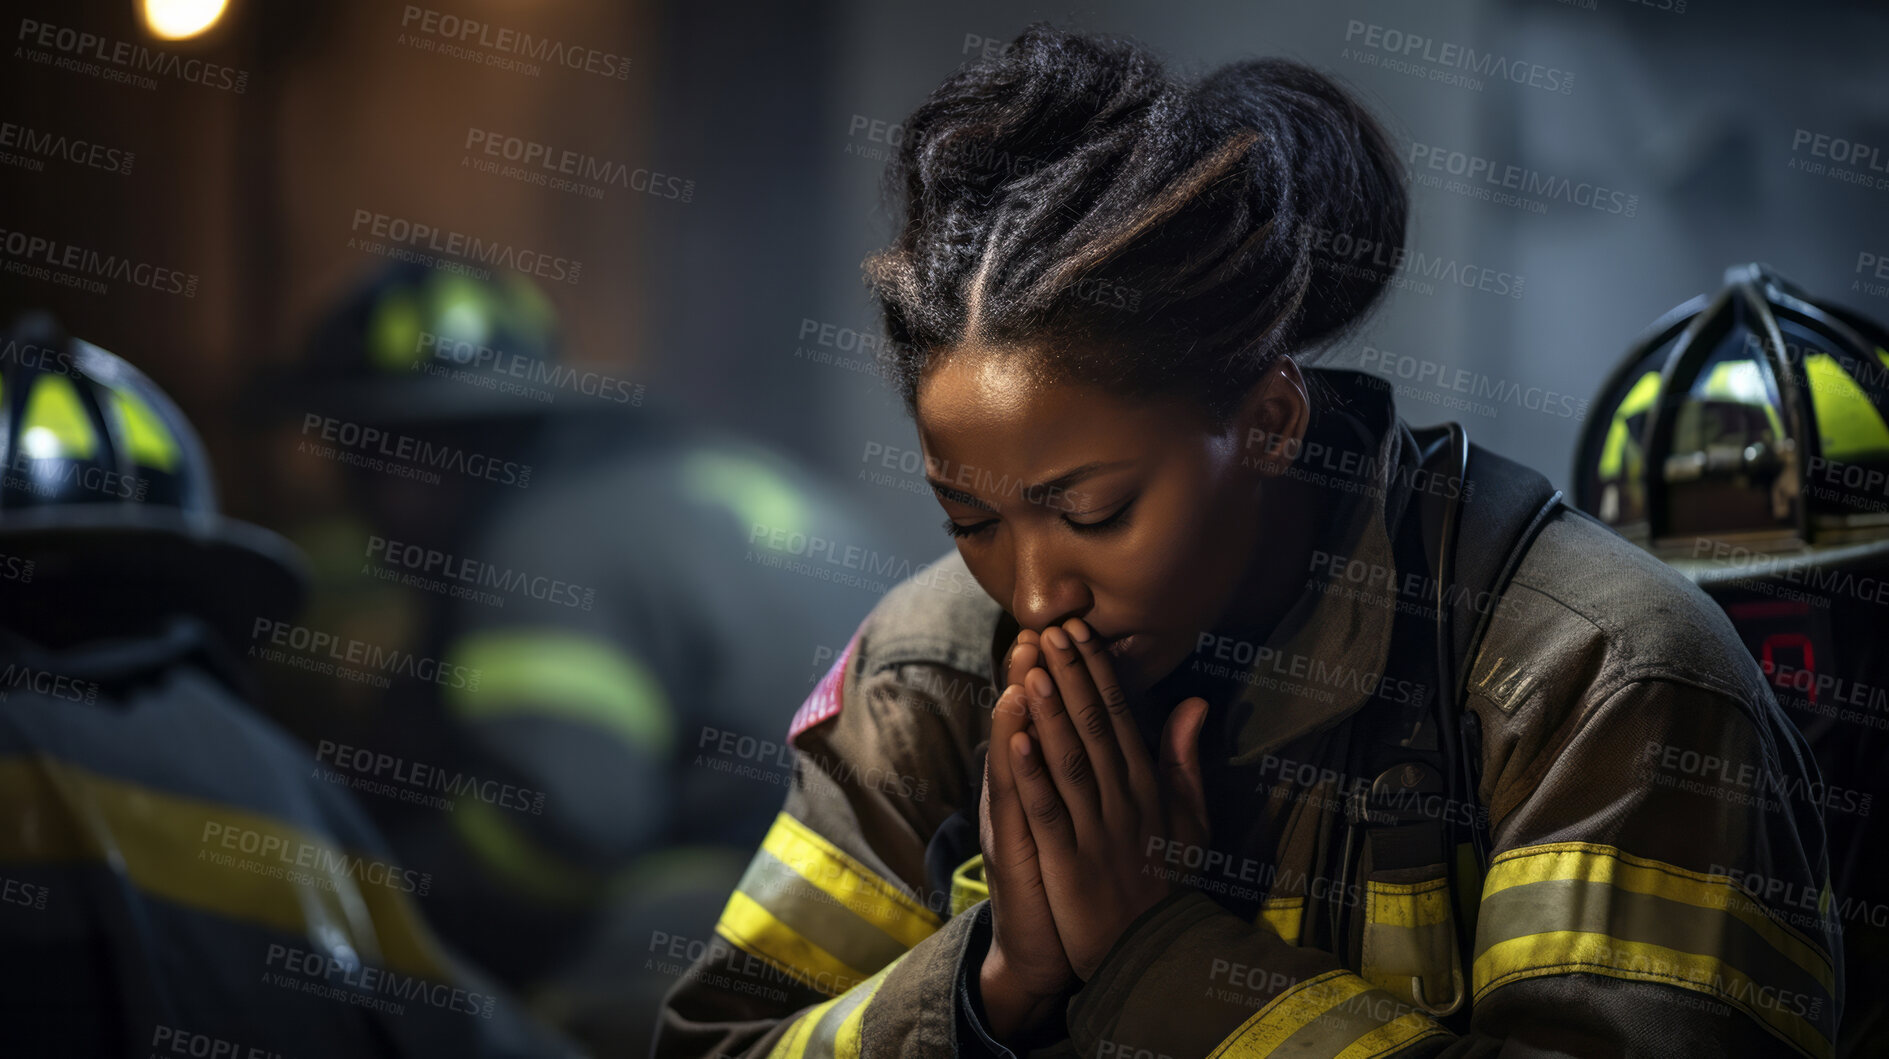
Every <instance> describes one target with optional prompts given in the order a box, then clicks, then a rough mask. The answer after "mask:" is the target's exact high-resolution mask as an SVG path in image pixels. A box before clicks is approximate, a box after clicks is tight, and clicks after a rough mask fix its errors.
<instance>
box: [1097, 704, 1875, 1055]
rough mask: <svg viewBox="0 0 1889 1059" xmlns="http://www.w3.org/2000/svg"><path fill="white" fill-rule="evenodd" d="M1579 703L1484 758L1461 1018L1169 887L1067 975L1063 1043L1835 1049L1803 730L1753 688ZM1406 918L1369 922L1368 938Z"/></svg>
mask: <svg viewBox="0 0 1889 1059" xmlns="http://www.w3.org/2000/svg"><path fill="white" fill-rule="evenodd" d="M1583 701H1587V702H1592V703H1595V704H1596V705H1594V706H1593V707H1591V708H1589V709H1587V710H1585V711H1580V712H1578V713H1576V715H1575V716H1572V717H1570V718H1569V719H1568V721H1567V723H1566V724H1565V725H1561V726H1558V727H1557V728H1549V729H1546V730H1543V729H1542V727H1541V726H1536V727H1535V728H1534V729H1532V730H1533V731H1535V732H1536V733H1537V734H1536V735H1535V736H1534V737H1533V742H1532V743H1530V744H1528V745H1522V744H1521V743H1519V742H1513V741H1511V742H1500V743H1499V745H1498V746H1497V747H1496V748H1495V750H1496V753H1495V754H1493V755H1492V756H1491V757H1490V758H1489V759H1488V760H1491V761H1492V762H1493V763H1494V764H1495V765H1496V772H1497V773H1498V774H1497V775H1493V776H1485V782H1484V791H1485V792H1486V793H1485V795H1484V798H1485V801H1487V802H1489V803H1490V810H1491V822H1492V828H1493V836H1494V839H1495V847H1494V856H1493V857H1492V864H1491V867H1490V870H1489V872H1488V874H1487V877H1486V878H1485V880H1484V884H1483V888H1482V900H1481V903H1480V907H1479V910H1478V918H1477V923H1476V933H1475V937H1476V942H1475V950H1476V951H1475V953H1474V955H1473V969H1472V973H1471V976H1470V977H1471V979H1472V980H1471V982H1470V983H1469V988H1470V989H1471V1000H1472V1004H1473V1007H1472V1015H1471V1019H1470V1024H1469V1032H1468V1034H1467V1035H1465V1036H1462V1037H1456V1036H1453V1035H1452V1034H1450V1033H1449V1032H1448V1031H1447V1030H1446V1029H1445V1028H1444V1027H1443V1026H1442V1025H1441V1024H1440V1023H1439V1022H1437V1021H1435V1020H1433V1019H1431V1018H1430V1017H1428V1015H1427V1013H1426V1012H1424V1011H1422V1010H1417V1009H1415V1008H1414V1007H1413V1006H1412V1005H1411V1004H1409V1003H1407V1002H1405V1001H1403V1000H1400V999H1399V998H1398V997H1396V996H1393V995H1392V994H1391V993H1389V992H1387V991H1385V990H1383V989H1379V988H1376V987H1374V986H1373V985H1372V984H1371V983H1370V982H1367V981H1366V980H1365V979H1364V978H1362V977H1360V976H1359V975H1357V974H1354V973H1352V972H1351V971H1348V970H1346V969H1345V968H1344V967H1343V966H1342V965H1341V964H1340V962H1339V960H1338V959H1337V957H1335V956H1333V955H1332V954H1330V953H1326V952H1321V951H1317V950H1312V949H1302V948H1296V947H1294V946H1292V945H1290V944H1288V943H1287V942H1286V941H1285V940H1284V939H1283V938H1281V937H1280V936H1278V935H1276V934H1274V933H1273V932H1272V931H1271V930H1270V929H1268V928H1267V927H1265V926H1263V925H1260V926H1255V925H1252V924H1248V923H1245V922H1243V921H1242V920H1240V919H1238V918H1237V917H1235V916H1233V915H1232V914H1230V913H1228V912H1226V911H1224V910H1222V909H1221V908H1220V906H1219V905H1217V904H1216V903H1215V902H1214V901H1212V900H1211V899H1210V898H1208V897H1206V896H1205V895H1203V894H1201V893H1199V892H1197V891H1186V892H1183V893H1180V894H1177V895H1175V896H1173V897H1170V898H1168V899H1167V900H1166V901H1164V902H1162V903H1161V904H1158V905H1156V906H1154V907H1153V908H1151V909H1149V910H1148V911H1147V912H1146V913H1144V914H1143V915H1142V917H1141V918H1140V919H1139V920H1137V921H1136V922H1135V923H1134V924H1133V925H1132V926H1131V927H1130V928H1129V930H1128V931H1127V932H1125V933H1124V935H1123V937H1122V938H1121V939H1120V940H1119V941H1118V942H1117V944H1116V946H1115V947H1114V949H1113V950H1112V951H1111V952H1110V954H1109V956H1108V957H1107V959H1106V960H1105V961H1104V963H1103V965H1102V967H1101V969H1100V971H1099V973H1098V974H1097V975H1096V976H1095V977H1094V978H1093V979H1091V980H1090V982H1089V983H1088V984H1087V985H1086V986H1085V987H1084V989H1083V990H1082V993H1081V994H1080V995H1079V996H1078V997H1077V999H1076V1001H1075V1002H1074V1004H1073V1005H1072V1008H1071V1013H1070V1027H1071V1034H1072V1037H1073V1038H1074V1039H1075V1040H1076V1043H1077V1045H1078V1048H1079V1050H1080V1051H1082V1052H1084V1053H1085V1054H1105V1055H1124V1054H1127V1055H1132V1054H1140V1052H1141V1051H1142V1050H1143V1049H1146V1050H1148V1051H1149V1052H1152V1053H1153V1054H1156V1055H1160V1054H1166V1055H1172V1056H1181V1055H1209V1054H1211V1055H1214V1056H1216V1057H1219V1056H1236V1055H1249V1054H1250V1055H1265V1054H1270V1053H1271V1052H1272V1051H1273V1050H1275V1049H1279V1050H1280V1054H1291V1055H1302V1056H1382V1055H1397V1056H1418V1055H1448V1056H1476V1055H1497V1054H1499V1055H1503V1056H1533V1055H1542V1056H1546V1055H1556V1056H1568V1055H1576V1056H1616V1055H1623V1054H1636V1055H1637V1054H1667V1055H1723V1056H1771V1055H1787V1054H1788V1055H1796V1054H1801V1055H1812V1056H1827V1055H1831V1054H1832V1052H1833V1049H1832V1041H1833V1040H1834V1039H1835V1032H1836V1024H1837V1019H1838V1015H1839V1008H1840V1004H1841V998H1842V976H1841V968H1840V965H1839V963H1838V962H1837V961H1835V960H1833V959H1832V953H1833V952H1836V951H1838V948H1839V946H1838V937H1839V936H1838V928H1837V925H1836V921H1835V919H1834V918H1833V917H1832V916H1831V915H1830V897H1829V890H1828V885H1827V879H1828V869H1827V863H1828V862H1827V854H1826V851H1825V850H1824V848H1823V831H1822V824H1821V818H1820V816H1819V814H1818V803H1820V802H1824V803H1827V802H1829V801H1831V800H1832V799H1836V798H1839V797H1840V796H1839V795H1838V794H1837V793H1836V792H1830V791H1828V790H1826V789H1825V788H1824V787H1823V785H1822V784H1821V781H1820V779H1819V777H1818V774H1817V771H1816V767H1815V764H1814V762H1812V761H1811V759H1810V757H1809V754H1808V752H1807V751H1806V749H1805V748H1804V746H1803V744H1802V742H1801V737H1799V736H1798V735H1797V733H1796V732H1795V730H1794V729H1792V728H1790V726H1789V724H1788V722H1787V721H1786V720H1785V719H1784V718H1783V717H1782V716H1781V714H1780V712H1779V711H1778V708H1777V707H1776V705H1775V703H1774V702H1772V701H1771V700H1770V698H1769V696H1768V695H1763V696H1762V699H1761V701H1760V702H1758V703H1757V704H1756V705H1755V706H1754V705H1753V704H1752V700H1751V696H1750V695H1749V694H1748V689H1745V690H1742V691H1741V689H1738V688H1734V687H1731V686H1729V684H1728V686H1726V687H1709V686H1705V685H1703V684H1698V683H1684V682H1680V681H1677V680H1673V679H1664V678H1644V677H1643V678H1640V679H1632V678H1629V679H1625V680H1623V681H1622V682H1621V683H1620V684H1619V685H1618V686H1617V687H1615V688H1613V689H1612V690H1605V689H1601V690H1599V691H1596V692H1594V693H1592V694H1590V695H1588V696H1586V697H1585V698H1584V699H1583ZM1516 730H1518V731H1529V730H1531V729H1529V728H1528V727H1527V726H1519V727H1518V728H1517V729H1516ZM1422 922H1423V920H1422V917H1421V916H1419V917H1417V918H1416V919H1414V920H1411V921H1405V922H1383V923H1379V922H1375V921H1369V922H1367V928H1366V929H1367V936H1368V935H1369V933H1370V932H1371V931H1374V930H1375V931H1380V933H1379V936H1380V937H1386V938H1388V937H1389V936H1390V934H1392V933H1395V932H1397V931H1401V930H1412V929H1416V928H1419V927H1420V926H1421V925H1422ZM1124 1049H1126V1051H1124Z"/></svg>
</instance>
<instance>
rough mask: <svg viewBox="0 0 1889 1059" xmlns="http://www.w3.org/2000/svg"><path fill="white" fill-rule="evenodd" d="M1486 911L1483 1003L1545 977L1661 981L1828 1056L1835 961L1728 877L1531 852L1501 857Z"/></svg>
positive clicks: (1593, 850) (1569, 851)
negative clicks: (1494, 992)
mask: <svg viewBox="0 0 1889 1059" xmlns="http://www.w3.org/2000/svg"><path fill="white" fill-rule="evenodd" d="M1481 911H1482V916H1481V920H1480V922H1479V923H1478V924H1477V950H1478V951H1477V954H1476V960H1475V965H1474V968H1473V970H1472V980H1473V982H1474V984H1475V992H1474V999H1475V1001H1476V1002H1481V1001H1482V999H1483V998H1484V997H1485V996H1486V995H1487V994H1488V993H1489V992H1491V991H1492V990H1494V989H1497V988H1500V987H1501V986H1502V985H1505V984H1507V983H1509V982H1512V981H1519V980H1523V979H1527V978H1534V977H1539V976H1542V975H1552V974H1567V973H1589V974H1602V975H1607V976H1610V977H1615V978H1623V979H1630V980H1635V981H1646V982H1659V983H1662V984H1666V985H1670V986H1674V987H1676V988H1682V989H1688V990H1691V991H1693V992H1697V993H1700V994H1703V995H1706V996H1710V997H1713V998H1715V999H1719V1000H1722V1001H1724V1002H1725V1003H1727V1004H1730V1005H1731V1006H1734V1007H1736V1008H1738V1009H1739V1010H1741V1011H1743V1012H1745V1013H1746V1014H1748V1015H1750V1016H1751V1017H1752V1018H1753V1019H1754V1020H1755V1021H1757V1022H1758V1024H1759V1025H1761V1026H1763V1027H1765V1028H1766V1029H1767V1030H1768V1031H1770V1032H1771V1033H1772V1034H1774V1035H1775V1036H1777V1037H1778V1038H1780V1039H1781V1040H1783V1041H1786V1042H1788V1043H1790V1044H1792V1045H1794V1046H1795V1047H1797V1048H1798V1049H1800V1050H1801V1051H1803V1052H1805V1053H1807V1054H1810V1055H1829V1054H1831V1051H1832V1047H1831V1039H1832V1038H1833V1036H1834V1033H1835V1026H1834V1016H1835V996H1836V991H1835V973H1834V968H1833V967H1832V965H1831V962H1830V960H1829V957H1827V956H1826V955H1825V954H1824V950H1823V949H1822V947H1821V946H1819V945H1817V944H1816V943H1815V942H1813V941H1810V940H1809V939H1807V938H1805V937H1804V936H1803V935H1801V934H1800V933H1799V932H1798V931H1796V930H1795V929H1794V928H1792V927H1791V926H1790V925H1789V924H1786V923H1784V922H1782V921H1780V920H1777V919H1774V918H1772V916H1771V915H1770V914H1769V913H1768V911H1767V910H1766V909H1765V908H1764V907H1763V906H1762V905H1761V904H1760V903H1759V902H1758V901H1757V900H1755V899H1754V898H1753V897H1751V896H1750V895H1749V894H1748V893H1746V892H1745V891H1744V890H1743V889H1742V888H1741V887H1739V886H1738V885H1737V884H1736V883H1735V882H1734V881H1733V880H1732V879H1731V878H1730V877H1728V876H1724V875H1710V874H1706V873H1703V872H1695V871H1688V870H1686V869H1683V868H1679V867H1676V866H1674V865H1671V864H1665V863H1663V862H1660V861H1654V860H1648V859H1646V858H1641V857H1635V856H1632V855H1630V854H1627V853H1624V852H1622V851H1621V850H1619V849H1616V848H1614V847H1612V846H1603V845H1596V844H1592V843H1578V842H1569V843H1553V844H1548V845H1542V846H1531V847H1527V848H1524V849H1519V850H1512V851H1509V852H1507V853H1503V854H1501V855H1499V856H1498V857H1497V858H1496V860H1495V863H1494V864H1493V865H1492V866H1491V868H1490V871H1489V877H1488V880H1487V882H1486V885H1485V889H1484V895H1483V902H1482V909H1481ZM1754 972H1756V973H1754ZM1826 1030H1827V1031H1828V1032H1826Z"/></svg>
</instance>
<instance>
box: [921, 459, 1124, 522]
mask: <svg viewBox="0 0 1889 1059" xmlns="http://www.w3.org/2000/svg"><path fill="white" fill-rule="evenodd" d="M1133 462H1134V461H1133V460H1116V461H1114V462H1113V463H1102V462H1100V461H1097V462H1093V463H1085V464H1083V465H1082V466H1080V467H1074V468H1071V469H1069V470H1067V471H1064V472H1063V473H1061V474H1059V475H1057V476H1056V477H1054V478H1051V479H1050V480H1048V481H1046V482H1039V483H1037V484H1036V485H1030V486H1024V487H1023V488H1021V489H1019V490H1018V492H1020V493H1023V494H1025V495H1035V496H1042V495H1044V494H1045V493H1048V492H1050V491H1051V490H1065V491H1066V490H1067V489H1068V487H1069V486H1071V485H1074V484H1075V483H1077V482H1080V481H1082V480H1083V479H1084V478H1088V477H1091V476H1093V475H1097V474H1100V473H1102V472H1103V471H1112V470H1114V469H1116V468H1117V467H1126V466H1128V465H1129V464H1131V463H1133ZM925 481H927V482H929V483H930V484H931V487H932V489H933V490H935V491H936V492H937V493H938V495H939V496H942V497H944V498H945V499H946V500H955V501H957V502H958V503H960V504H966V505H969V506H971V507H974V508H978V509H980V510H983V511H992V512H994V511H996V508H993V507H991V506H990V504H988V503H986V502H985V501H983V500H979V499H978V498H977V497H975V496H972V495H971V494H969V493H967V492H964V491H963V490H961V489H954V488H952V487H951V486H949V485H946V484H945V483H943V482H941V481H939V480H938V479H936V478H933V477H931V476H930V475H926V476H925ZM999 484H1002V483H1001V481H1000V482H999Z"/></svg>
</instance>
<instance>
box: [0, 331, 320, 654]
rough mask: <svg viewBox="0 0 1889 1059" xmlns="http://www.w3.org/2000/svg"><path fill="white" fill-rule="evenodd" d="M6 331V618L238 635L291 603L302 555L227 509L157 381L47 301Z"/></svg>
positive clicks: (50, 631) (55, 627)
mask: <svg viewBox="0 0 1889 1059" xmlns="http://www.w3.org/2000/svg"><path fill="white" fill-rule="evenodd" d="M0 342H3V344H0V417H3V418H0V553H3V554H4V559H3V560H0V578H4V579H5V582H6V583H5V584H4V586H3V587H0V596H3V597H5V598H6V599H7V600H8V602H7V604H6V605H5V607H4V611H3V612H0V614H3V615H4V616H3V618H0V625H6V626H15V627H16V628H17V631H19V632H21V633H23V634H25V635H27V636H28V637H29V638H39V639H42V640H49V641H50V640H62V639H69V638H72V637H86V636H92V635H100V634H109V633H112V632H117V631H121V628H122V626H123V625H124V624H125V622H126V620H127V619H134V620H146V619H149V618H152V617H163V616H165V615H169V614H192V615H196V616H197V617H200V618H202V619H204V621H206V622H207V623H208V624H209V625H210V626H211V627H212V628H213V629H216V630H217V631H219V632H222V633H223V634H224V635H225V637H226V638H228V639H230V642H231V643H233V644H240V643H242V642H244V640H246V639H247V637H248V636H249V630H250V628H251V626H252V623H253V622H255V621H256V620H257V619H259V618H272V619H273V618H284V617H289V616H292V615H293V614H294V612H295V611H296V609H297V608H298V607H299V606H300V604H301V599H302V595H303V591H304V584H305V574H304V563H303V560H302V558H301V555H300V553H299V552H297V551H296V550H295V548H294V546H293V545H291V544H289V543H288V542H287V541H286V540H284V539H282V538H281V537H279V536H277V535H276V534H274V533H271V532H269V531H268V530H265V529H262V528H260V527H257V526H252V525H249V524H247V523H243V522H238V521H235V520H233V519H228V518H224V517H223V516H222V515H220V514H219V513H218V512H217V501H216V488H215V484H214V482H213V481H212V479H211V469H210V463H209V460H208V458H207V457H206V456H205V455H204V451H203V445H202V443H201V442H199V441H198V440H197V435H196V432H195V431H194V430H192V429H191V426H190V423H189V421H188V420H186V419H185V418H184V416H183V413H181V412H179V411H178V410H177V406H176V405H174V404H172V403H171V401H170V399H169V398H168V397H166V396H165V395H164V392H163V391H162V390H160V389H158V388H157V386H156V384H154V383H152V382H151V380H150V379H147V378H145V376H144V375H143V373H141V372H139V371H138V370H137V369H136V368H134V367H132V366H131V365H130V364H128V363H126V362H125V361H123V360H121V359H119V358H118V357H116V356H114V355H112V354H111V353H108V352H106V351H105V350H103V349H100V348H99V347H97V346H95V345H92V344H91V343H89V342H86V341H84V340H82V339H77V338H72V337H69V336H68V335H66V334H65V332H64V331H63V330H62V329H61V328H60V327H59V325H58V324H57V323H56V322H55V321H54V320H53V318H52V317H51V316H49V315H47V314H44V313H31V314H28V315H26V316H23V317H20V318H19V319H16V320H15V321H14V322H13V323H12V324H11V325H10V326H9V327H8V328H7V330H6V332H5V333H4V338H3V339H0Z"/></svg>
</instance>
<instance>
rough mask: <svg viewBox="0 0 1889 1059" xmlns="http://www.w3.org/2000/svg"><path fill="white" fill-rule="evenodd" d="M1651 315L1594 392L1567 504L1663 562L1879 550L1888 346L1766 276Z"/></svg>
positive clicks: (1885, 526) (1888, 432)
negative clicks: (1712, 548)
mask: <svg viewBox="0 0 1889 1059" xmlns="http://www.w3.org/2000/svg"><path fill="white" fill-rule="evenodd" d="M1725 278H1726V286H1725V288H1724V289H1723V290H1721V291H1719V292H1718V293H1717V294H1714V295H1701V296H1699V297H1696V298H1694V299H1692V300H1691V301H1688V302H1686V303H1685V304H1684V305H1681V306H1679V307H1678V308H1677V309H1674V310H1673V311H1672V312H1670V313H1668V314H1666V315H1665V316H1663V317H1661V318H1660V319H1659V320H1658V321H1657V322H1656V323H1654V324H1653V326H1652V327H1651V328H1650V329H1648V331H1647V332H1646V333H1644V334H1643V335H1642V336H1641V338H1640V339H1639V341H1637V342H1636V343H1634V345H1633V347H1632V348H1631V349H1630V350H1629V352H1628V355H1627V356H1626V358H1625V359H1624V361H1623V362H1622V363H1621V365H1620V367H1619V368H1618V369H1616V371H1615V372H1614V374H1613V375H1612V376H1611V377H1610V378H1609V379H1608V380H1607V382H1606V384H1605V385H1604V386H1603V387H1602V389H1601V393H1600V397H1599V400H1598V402H1597V404H1596V405H1595V407H1596V409H1597V410H1598V413H1599V414H1598V415H1596V416H1594V417H1592V418H1590V419H1589V420H1588V422H1587V425H1586V429H1585V430H1584V431H1583V435H1582V438H1581V444H1580V449H1579V455H1578V456H1577V458H1576V465H1575V471H1574V482H1575V500H1576V503H1578V504H1579V506H1580V507H1582V508H1583V509H1585V510H1587V511H1589V512H1591V513H1593V514H1595V515H1597V516H1599V517H1600V518H1601V519H1602V520H1603V521H1605V522H1607V523H1609V524H1610V525H1612V526H1614V527H1615V528H1616V529H1618V530H1620V532H1622V533H1623V534H1625V535H1626V536H1627V537H1629V538H1631V539H1634V540H1636V541H1638V542H1640V543H1641V544H1643V545H1646V546H1647V547H1649V548H1651V549H1652V550H1654V551H1655V552H1658V553H1660V554H1661V555H1662V557H1665V558H1669V559H1673V558H1681V559H1683V558H1684V557H1685V556H1684V553H1685V552H1687V551H1693V550H1696V547H1697V545H1696V542H1697V541H1698V540H1699V539H1701V538H1706V537H1710V538H1711V539H1713V540H1719V541H1736V542H1738V543H1739V545H1740V546H1742V547H1746V548H1748V549H1749V550H1752V551H1758V552H1765V553H1775V552H1788V551H1793V550H1800V549H1808V548H1810V547H1812V546H1829V545H1842V544H1853V543H1855V542H1859V541H1870V540H1874V539H1877V538H1881V537H1884V536H1889V477H1886V476H1885V475H1886V472H1889V425H1885V422H1884V410H1885V409H1886V408H1889V332H1886V331H1885V330H1884V328H1883V327H1882V325H1880V324H1878V323H1876V322H1874V321H1872V320H1869V319H1868V318H1866V317H1864V316H1861V315H1860V314H1857V313H1854V312H1851V311H1850V310H1847V309H1844V308H1842V307H1840V306H1836V305H1832V304H1829V303H1827V302H1818V301H1815V300H1813V299H1811V298H1810V296H1809V295H1807V294H1805V293H1804V292H1802V291H1801V290H1799V289H1798V288H1797V287H1795V286H1794V285H1792V284H1791V283H1790V282H1788V281H1787V280H1785V279H1783V278H1782V277H1780V276H1778V275H1777V274H1776V273H1775V272H1773V271H1771V270H1770V269H1768V268H1766V267H1765V266H1763V265H1757V264H1752V265H1742V266H1739V267H1736V268H1733V269H1730V270H1728V271H1727V272H1726V277H1725Z"/></svg>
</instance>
